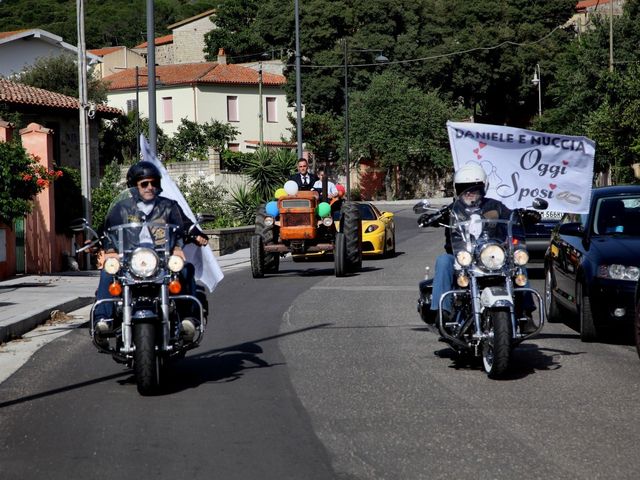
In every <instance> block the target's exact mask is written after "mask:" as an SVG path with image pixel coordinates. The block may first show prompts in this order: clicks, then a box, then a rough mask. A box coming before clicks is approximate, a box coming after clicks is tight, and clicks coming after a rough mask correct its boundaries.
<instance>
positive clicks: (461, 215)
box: [449, 192, 525, 270]
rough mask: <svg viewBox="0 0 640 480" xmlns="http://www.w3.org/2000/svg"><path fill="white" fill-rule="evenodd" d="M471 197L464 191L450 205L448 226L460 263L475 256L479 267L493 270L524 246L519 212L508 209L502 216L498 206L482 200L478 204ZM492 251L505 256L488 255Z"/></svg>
mask: <svg viewBox="0 0 640 480" xmlns="http://www.w3.org/2000/svg"><path fill="white" fill-rule="evenodd" d="M469 197H470V195H469V196H465V195H464V192H463V194H461V195H459V197H458V199H457V200H456V201H455V203H454V204H453V206H452V208H451V215H450V224H449V226H450V228H451V246H452V249H453V254H454V255H455V256H456V259H457V260H458V262H459V263H461V264H464V263H467V262H470V261H471V259H476V262H475V263H477V264H478V265H479V266H480V267H486V268H489V269H490V270H493V269H494V268H492V267H494V266H495V267H497V266H500V267H501V266H502V265H504V263H505V261H506V260H507V258H508V257H510V256H511V254H512V252H513V250H514V249H515V248H520V247H524V246H525V242H524V235H523V234H522V232H523V229H522V226H521V220H520V215H519V214H517V212H516V213H515V214H512V212H511V211H509V210H506V209H505V212H503V215H505V216H506V215H507V214H508V217H507V218H500V217H499V212H498V211H497V210H488V211H487V210H486V209H485V208H483V207H482V204H481V202H480V201H478V202H476V203H477V205H475V204H474V202H469V201H468V200H469ZM488 246H497V247H499V250H496V249H495V248H492V249H488ZM460 252H468V253H469V254H470V256H465V255H464V254H463V255H459V254H460ZM487 252H488V253H487ZM491 255H497V257H500V256H501V255H503V257H504V258H503V259H500V258H497V257H496V258H493V257H492V258H489V257H490V256H491ZM465 258H466V259H467V260H466V262H465Z"/></svg>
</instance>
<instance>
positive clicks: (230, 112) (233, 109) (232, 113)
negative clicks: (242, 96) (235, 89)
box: [227, 96, 240, 122]
mask: <svg viewBox="0 0 640 480" xmlns="http://www.w3.org/2000/svg"><path fill="white" fill-rule="evenodd" d="M227 121H228V122H239V121H240V119H239V118H238V97H235V96H234V97H231V96H229V97H227Z"/></svg>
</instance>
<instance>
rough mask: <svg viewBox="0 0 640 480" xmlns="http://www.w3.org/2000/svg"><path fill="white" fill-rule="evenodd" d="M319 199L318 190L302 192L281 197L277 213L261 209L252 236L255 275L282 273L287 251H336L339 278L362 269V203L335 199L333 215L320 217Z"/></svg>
mask: <svg viewBox="0 0 640 480" xmlns="http://www.w3.org/2000/svg"><path fill="white" fill-rule="evenodd" d="M319 200H320V194H319V193H318V192H316V191H313V190H312V191H308V192H307V191H299V192H298V193H296V194H295V195H286V196H284V197H281V198H280V199H278V215H277V216H271V215H269V214H268V213H267V210H266V207H265V205H261V206H260V207H259V208H258V211H257V214H256V232H255V234H254V235H253V236H252V237H251V273H252V275H253V278H261V277H263V276H264V274H265V273H278V269H279V266H280V257H281V256H284V255H285V254H287V253H291V254H302V255H304V254H307V253H314V252H327V253H333V258H334V264H335V275H336V277H343V276H345V275H347V274H348V273H350V272H356V271H358V270H360V268H361V267H362V229H361V223H362V222H361V219H360V211H359V209H358V206H357V205H356V204H354V203H350V202H345V201H343V200H342V199H340V200H334V201H333V202H332V203H331V211H330V212H329V214H326V215H325V216H323V217H320V216H319V215H318V208H317V207H318V204H319ZM336 222H339V224H340V227H339V230H338V229H337V228H336Z"/></svg>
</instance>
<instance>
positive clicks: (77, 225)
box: [69, 218, 88, 232]
mask: <svg viewBox="0 0 640 480" xmlns="http://www.w3.org/2000/svg"><path fill="white" fill-rule="evenodd" d="M87 223H88V222H87V219H86V218H76V219H74V220H72V221H71V224H70V225H69V228H70V229H71V230H73V231H74V232H82V231H83V230H84V229H85V227H86V226H87Z"/></svg>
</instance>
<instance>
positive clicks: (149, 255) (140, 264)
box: [129, 248, 158, 278]
mask: <svg viewBox="0 0 640 480" xmlns="http://www.w3.org/2000/svg"><path fill="white" fill-rule="evenodd" d="M129 265H130V267H131V273H133V274H134V275H136V276H137V277H140V278H149V277H151V276H152V275H153V274H154V273H156V270H157V269H158V255H157V254H156V252H154V251H153V250H151V249H150V248H137V249H136V250H134V251H133V253H132V254H131V261H130V262H129Z"/></svg>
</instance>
